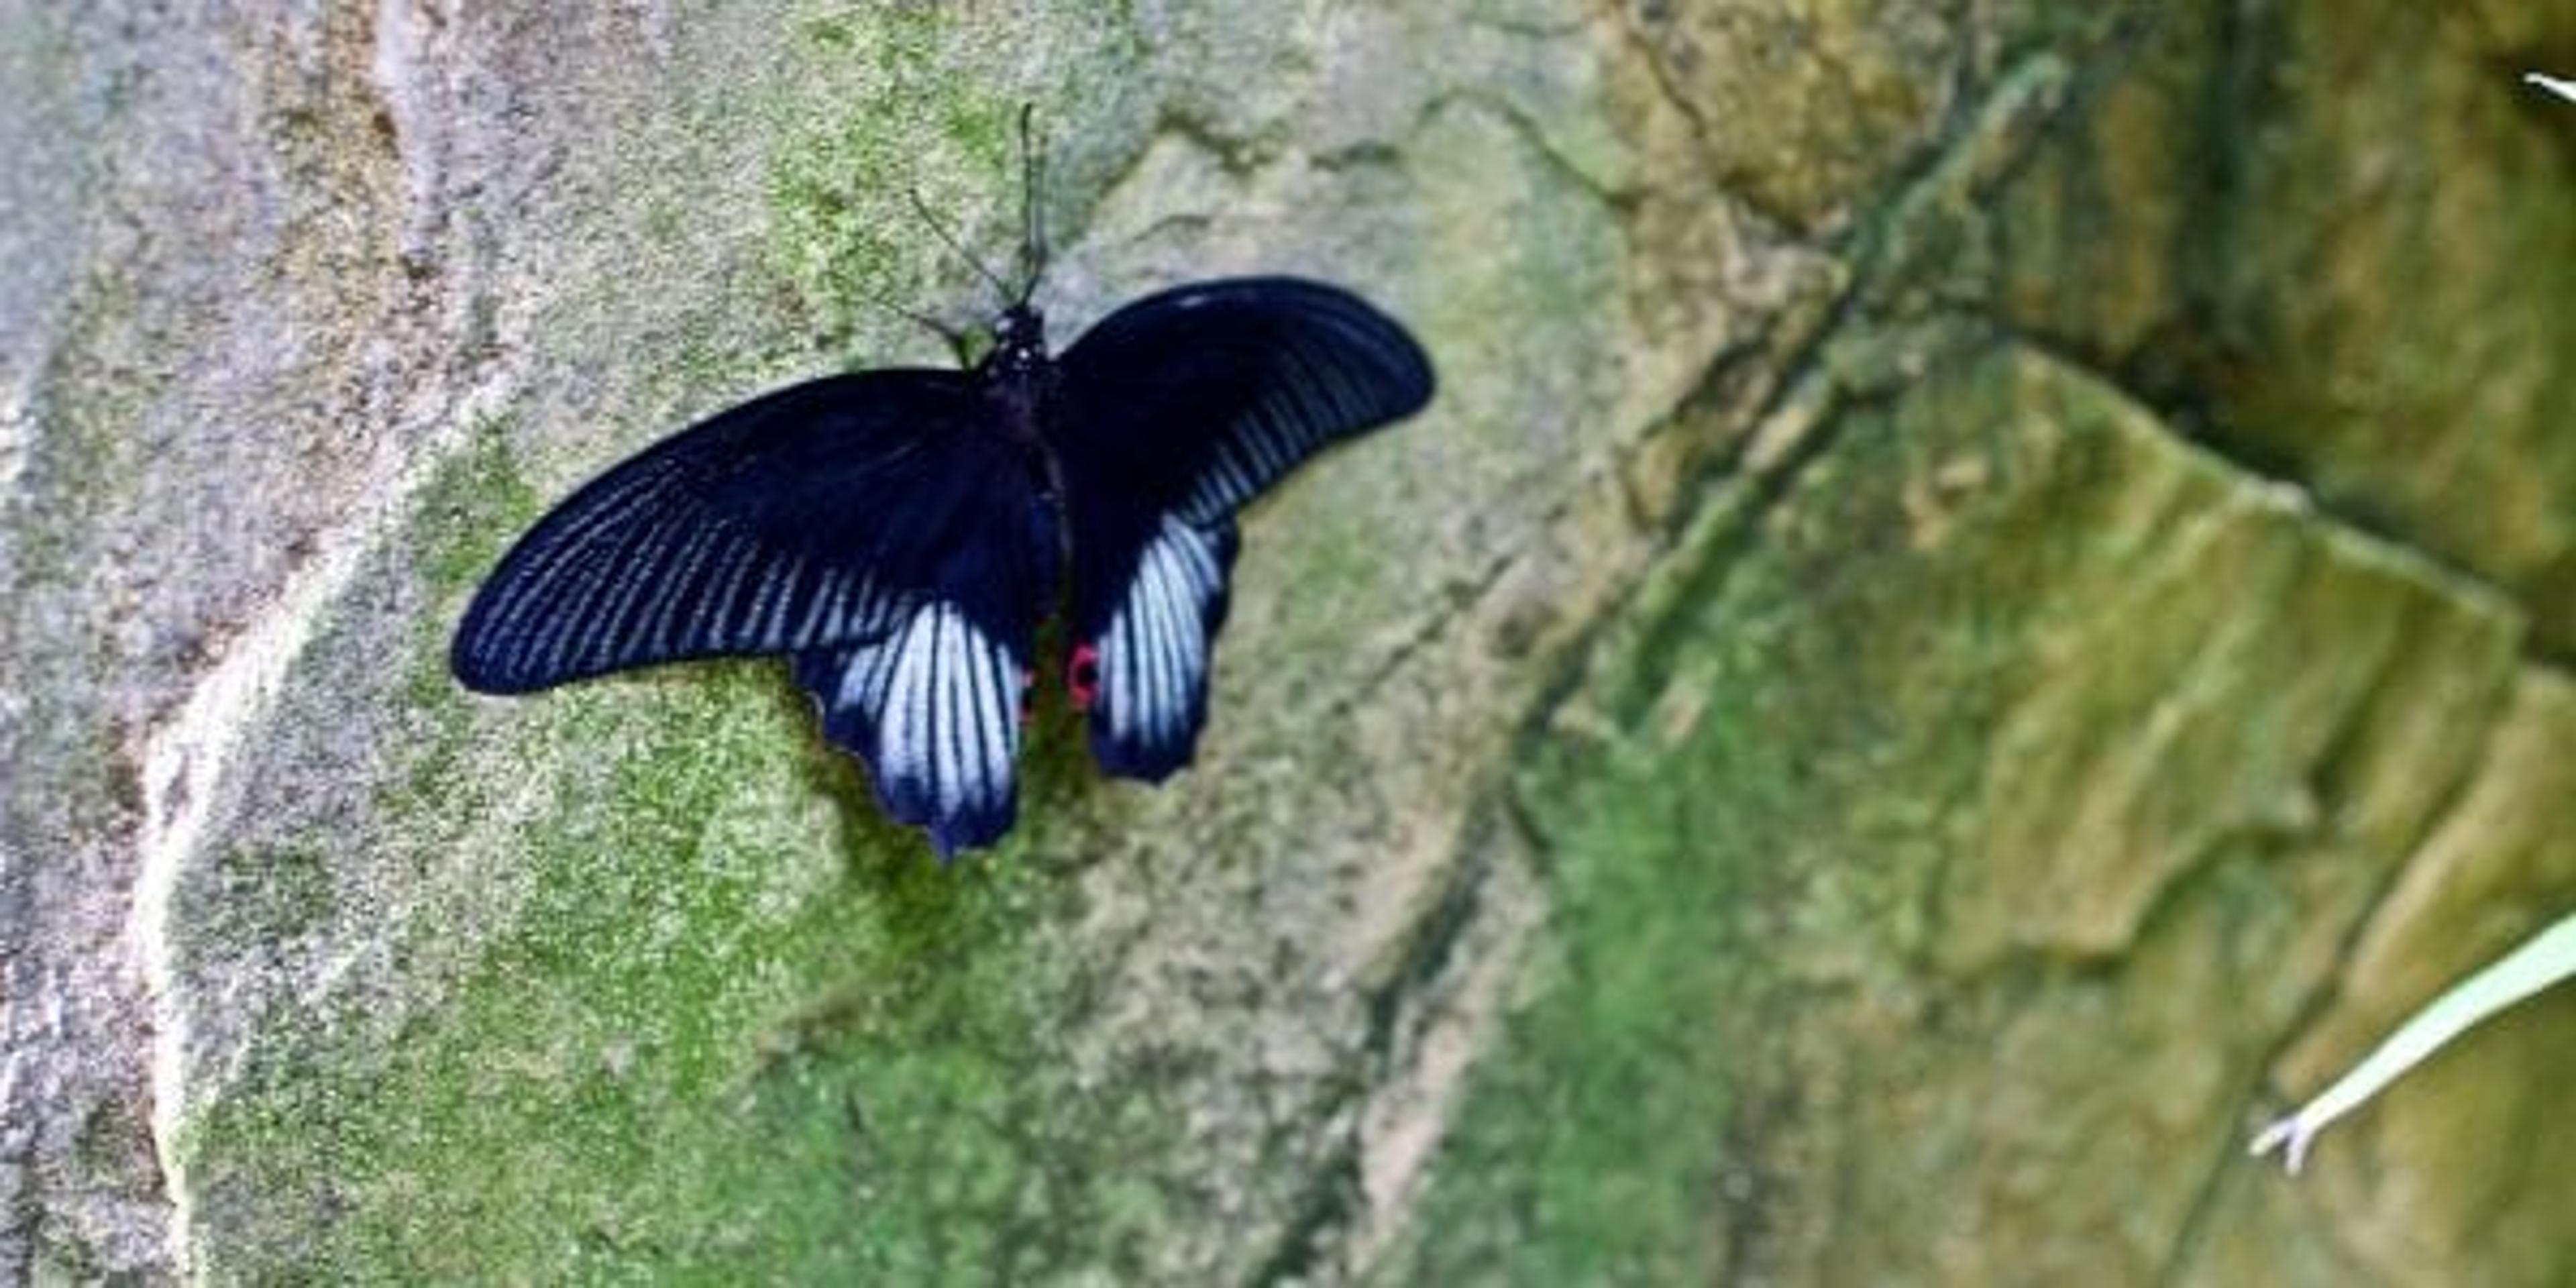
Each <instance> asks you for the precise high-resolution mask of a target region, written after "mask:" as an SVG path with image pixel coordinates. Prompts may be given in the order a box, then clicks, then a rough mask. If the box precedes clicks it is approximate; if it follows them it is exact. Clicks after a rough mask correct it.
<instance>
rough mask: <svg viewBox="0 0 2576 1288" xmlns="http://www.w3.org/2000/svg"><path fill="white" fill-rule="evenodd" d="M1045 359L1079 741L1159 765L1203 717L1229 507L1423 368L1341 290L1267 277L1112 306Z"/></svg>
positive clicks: (1365, 419)
mask: <svg viewBox="0 0 2576 1288" xmlns="http://www.w3.org/2000/svg"><path fill="white" fill-rule="evenodd" d="M1062 366H1063V373H1062V382H1061V393H1060V397H1061V399H1062V403H1061V409H1060V411H1059V412H1058V414H1057V415H1055V416H1054V417H1052V418H1051V419H1050V420H1049V423H1048V432H1049V435H1050V437H1051V439H1052V441H1053V444H1054V447H1055V451H1056V454H1057V457H1058V459H1059V460H1060V461H1061V462H1062V466H1063V471H1064V476H1065V490H1066V494H1067V505H1068V506H1069V508H1070V511H1071V522H1072V531H1073V548H1074V587H1073V628H1074V634H1075V638H1076V639H1077V640H1078V641H1080V642H1081V643H1082V644H1085V645H1087V646H1088V647H1089V648H1090V650H1091V651H1092V653H1093V655H1094V656H1095V657H1096V659H1097V663H1098V675H1099V683H1098V693H1097V696H1096V699H1095V700H1094V702H1093V704H1092V709H1091V716H1090V719H1091V745H1092V752H1093V755H1094V756H1095V757H1096V758H1097V759H1098V760H1099V761H1100V763H1101V765H1102V767H1103V768H1105V769H1107V770H1108V771H1110V772H1112V773H1116V774H1121V775H1124V776H1128V777H1134V778H1143V779H1147V780H1149V781H1151V780H1159V779H1162V778H1164V777H1166V776H1168V775H1169V774H1171V773H1172V772H1173V771H1174V770H1176V769H1178V768H1180V767H1181V766H1182V765H1185V764H1187V763H1188V762H1189V759H1190V756H1191V752H1192V750H1193V748H1194V747H1195V746H1196V744H1197V740H1198V734H1199V731H1200V729H1201V728H1202V727H1203V726H1204V725H1205V723H1206V719H1207V681H1208V665H1209V659H1210V654H1211V652H1212V650H1213V648H1214V645H1215V638H1216V633H1217V631H1218V629H1219V628H1220V627H1221V626H1222V625H1223V624H1224V616H1225V603H1226V600H1225V594H1226V581H1225V579H1226V574H1227V572H1228V570H1229V569H1230V567H1231V566H1232V563H1233V558H1234V550H1235V537H1234V529H1233V524H1232V518H1231V516H1232V515H1233V513H1234V511H1235V510H1236V509H1238V508H1239V507H1241V506H1242V505H1243V503H1244V502H1246V501H1248V500H1250V499H1251V498H1252V497H1254V496H1255V495H1258V494H1259V493H1260V492H1261V491H1262V490H1263V489H1264V488H1267V487H1269V486H1270V485H1271V484H1272V483H1274V482H1276V481H1277V480H1278V479H1279V478H1280V476H1282V475H1284V474H1286V473H1287V472H1288V471H1289V470H1291V469H1293V468H1295V467H1296V466H1297V465H1298V464H1299V463H1300V462H1302V461H1304V460H1306V459H1307V458H1308V457H1310V456H1312V455H1314V454H1315V453H1316V452H1317V451H1320V450H1322V449H1323V448H1325V447H1328V446H1330V445H1332V444H1333V443H1336V442H1339V441H1341V440H1343V439H1346V438H1350V437H1353V436H1355V435H1358V434H1361V433H1365V432H1367V431H1368V430H1371V429H1374V428H1377V427H1378V426H1381V425H1384V424H1387V423H1389V422H1391V421H1394V420H1398V419H1401V418H1402V417H1404V416H1408V415H1411V414H1412V413H1413V412H1415V411H1417V410H1419V409H1420V408H1421V407H1422V406H1423V404H1424V403H1426V402H1427V401H1429V399H1430V397H1431V392H1432V375H1431V365H1430V362H1429V360H1428V359H1426V358H1425V357H1424V356H1423V353H1422V350H1421V348H1420V346H1418V345H1416V344H1415V343H1414V341H1413V339H1412V337H1411V336H1409V335H1407V334H1406V333H1405V331H1404V329H1403V328H1402V327H1401V326H1398V325H1397V324H1396V323H1395V322H1394V321H1392V320H1391V319H1389V318H1387V317H1386V316H1385V315H1384V314H1382V313H1380V312H1378V311H1377V310H1376V309H1375V308H1372V307H1371V306H1370V305H1369V304H1367V303H1366V302H1365V301H1363V300H1361V299H1359V298H1358V297H1357V296H1354V295H1352V294H1350V293H1349V292H1347V291H1342V290H1339V289H1337V288H1334V287H1330V286H1325V285H1322V284H1320V283H1314V282H1306V281H1299V280H1296V279H1292V278H1275V277H1265V278H1242V279H1235V280H1225V281H1213V282H1201V283H1195V284H1192V285H1189V286H1183V287H1179V288H1176V289H1173V290H1170V291H1166V292H1163V293H1162V294H1159V295H1155V296H1151V297H1149V298H1147V299H1144V300H1141V301H1139V302H1137V303H1135V304H1133V305H1130V306H1128V307H1126V308H1123V309H1120V310H1119V311H1117V312H1116V313H1113V314H1111V315H1110V316H1109V317H1108V318H1106V319H1104V320H1103V321H1102V322H1101V323H1100V324H1099V325H1098V326H1096V327H1094V328H1092V330H1091V331H1090V332H1088V333H1086V334H1085V335H1084V336H1083V337H1082V339H1081V340H1079V341H1077V342H1076V343H1075V344H1074V345H1073V347H1072V348H1071V349H1069V350H1067V351H1066V353H1065V355H1064V358H1063V363H1062Z"/></svg>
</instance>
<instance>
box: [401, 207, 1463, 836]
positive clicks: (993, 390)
mask: <svg viewBox="0 0 2576 1288" xmlns="http://www.w3.org/2000/svg"><path fill="white" fill-rule="evenodd" d="M1031 185H1032V188H1034V186H1035V179H1034V177H1033V178H1032V180H1031ZM1032 205H1034V200H1032ZM1031 228H1032V229H1033V230H1034V228H1035V220H1034V216H1031ZM1040 241H1041V239H1040V238H1039V237H1038V236H1036V235H1035V233H1034V231H1033V232H1032V234H1031V236H1030V238H1029V239H1028V242H1027V244H1026V245H1024V248H1023V249H1024V252H1025V253H1027V254H1028V255H1029V256H1030V257H1031V259H1032V261H1034V260H1035V259H1036V258H1037V257H1038V255H1039V252H1038V250H1037V246H1038V244H1039V242H1040ZM979 271H980V269H979ZM986 276H987V277H988V278H989V277H991V274H990V273H989V272H988V273H986ZM1035 276H1036V269H1035V268H1034V267H1032V269H1031V271H1030V284H1031V285H1033V284H1034V280H1035ZM996 280H998V279H996ZM1028 296H1029V287H1028V286H1023V288H1022V289H1021V290H1020V291H1019V292H1018V293H1017V298H1016V299H1015V300H1014V302H1012V303H1011V304H1010V305H1009V306H1008V307H1007V308H1005V309H1004V310H1003V312H1002V314H1001V316H1000V318H999V320H998V323H997V324H996V342H995V345H994V347H993V349H992V351H991V352H990V353H989V354H988V355H987V356H986V357H985V358H984V359H983V360H982V361H981V362H980V363H978V364H976V365H975V366H973V367H972V368H971V369H967V370H960V371H943V370H932V369H918V368H915V369H891V370H880V371H863V372H858V373H855V374H850V375H841V376H830V377H826V378H824V379H820V380H814V381H809V382H807V383H805V384H800V385H794V386H791V387H789V388H786V389H781V390H778V391H777V392H775V393H771V394H768V395H765V396H763V397H760V398H756V399H754V400H752V401H750V402H747V403H744V404H742V405H741V406H738V407H735V408H732V409H731V410H728V411H725V412H722V413H719V414H718V415H716V416H714V417H712V418H710V419H708V420H705V421H703V422H700V423H699V424H697V425H694V426H692V427H690V428H688V429H686V430H683V431H681V432H680V433H678V434H676V435H673V436H672V437H670V438H668V439H665V440H663V441H662V442H660V443H657V444H655V445H654V446H652V447H649V448H647V449H645V450H644V451H643V452H642V453H640V454H639V455H637V456H635V457H634V458H632V459H630V460H627V461H625V462H623V463H621V464H619V465H617V466H616V467H614V468H612V469H610V470H609V471H608V472H607V473H606V474H604V475H601V476H600V477H599V478H597V479H594V480H592V481H591V482H590V483H589V484H588V485H587V486H585V487H583V488H582V489H581V490H580V491H578V492H575V493H574V494H573V495H572V497H571V499H569V500H567V501H565V502H564V503H563V504H561V505H559V506H557V507H555V509H554V510H553V511H552V512H550V513H548V514H547V515H546V516H545V517H544V518H542V519H540V520H538V521H537V525H536V527H535V528H533V529H531V530H530V531H529V532H528V534H527V535H526V536H525V537H522V538H521V539H520V540H519V543H518V545H517V546H515V547H514V548H512V549H511V551H510V552H509V554H508V555H506V556H504V557H503V558H502V560H501V564H500V567H499V568H497V569H496V570H494V572H493V573H492V575H491V577H490V579H489V580H487V581H485V582H484V583H483V586H482V588H481V589H480V590H479V591H477V592H476V593H475V596H474V602H473V603H472V605H471V606H470V607H468V608H467V609H466V610H465V619H464V621H463V622H462V623H461V624H460V625H459V626H458V627H457V631H456V640H455V645H454V648H453V650H452V653H451V655H450V665H451V666H452V668H453V669H454V671H455V673H456V678H457V679H458V680H460V681H461V682H463V683H464V684H465V686H466V687H468V688H471V689H475V690H478V691H481V692H484V693H524V692H528V691H531V690H535V689H543V688H547V687H549V686H552V685H557V684H562V683H565V682H567V681H571V680H579V679H584V678H587V677H590V676H595V675H599V674H602V673H604V672H609V671H618V670H624V669H626V668H629V667H637V666H646V665H650V664H653V663H659V662H669V661H676V660H680V659H684V658H701V657H715V656H725V655H741V654H772V653H783V654H786V655H788V656H789V657H790V658H792V659H793V666H794V671H795V675H796V681H797V683H798V684H800V685H802V686H804V688H805V689H806V690H808V691H809V692H811V693H812V694H813V695H814V697H815V698H816V699H817V700H818V701H819V702H820V703H821V706H822V712H823V727H824V732H825V734H826V736H827V737H829V738H830V739H831V741H833V742H834V743H837V744H839V745H840V746H842V747H845V748H848V749H849V750H851V751H853V752H856V753H857V754H858V755H859V756H860V758H861V759H863V760H865V761H866V762H867V764H868V767H869V769H870V771H871V773H872V775H873V777H874V780H875V784H876V791H877V796H878V799H879V800H881V801H882V802H883V803H884V805H885V808H886V812H887V813H889V814H891V815H892V816H893V817H895V818H896V819H898V820H901V821H902V822H905V823H909V824H914V825H917V826H920V827H923V828H926V829H928V831H929V833H930V838H931V842H932V844H933V845H935V846H936V847H937V848H938V851H939V854H940V857H941V858H942V859H946V858H948V857H949V856H951V855H952V854H954V853H955V852H956V851H957V850H959V849H963V848H973V847H980V846H985V845H990V844H991V843H993V842H994V841H995V840H997V839H999V838H1000V837H1001V835H1002V834H1003V833H1004V832H1006V831H1008V830H1009V829H1010V826H1011V822H1012V820H1013V817H1014V813H1015V809H1016V805H1015V790H1014V784H1013V762H1014V760H1015V758H1016V757H1017V754H1018V752H1019V746H1020V736H1021V721H1022V710H1023V708H1022V702H1023V698H1022V693H1023V689H1024V687H1025V685H1026V684H1027V683H1028V681H1029V677H1030V676H1031V675H1032V671H1031V654H1032V653H1033V651H1034V650H1035V647H1036V643H1037V634H1038V627H1039V625H1040V623H1041V622H1042V620H1043V619H1044V618H1045V617H1046V616H1047V614H1048V612H1049V611H1050V609H1051V608H1052V606H1054V605H1055V604H1056V603H1057V602H1058V600H1057V596H1058V594H1059V590H1058V579H1059V577H1061V576H1062V575H1064V574H1065V573H1067V572H1070V575H1071V578H1072V582H1071V587H1070V595H1069V599H1068V602H1069V605H1070V617H1069V619H1068V625H1069V627H1070V632H1069V634H1070V637H1071V639H1072V641H1073V647H1072V649H1071V654H1070V657H1069V658H1068V660H1067V668H1066V682H1067V685H1068V687H1069V689H1070V690H1071V693H1072V696H1073V698H1074V703H1075V706H1076V707H1077V708H1081V709H1087V712H1088V716H1089V721H1090V731H1091V748H1092V754H1093V755H1094V756H1095V757H1096V758H1097V759H1098V760H1099V762H1100V764H1101V767H1102V768H1103V769H1105V770H1107V771H1108V772H1110V773H1112V774H1117V775H1121V776H1124V777H1129V778H1139V779H1143V780H1145V781H1148V782H1159V781H1161V780H1162V779H1164V778H1166V777H1169V776H1170V775H1171V774H1172V772H1173V771H1175V770H1177V769H1179V768H1181V767H1182V766H1183V765H1186V764H1188V763H1189V761H1190V756H1191V752H1192V748H1193V747H1194V746H1195V745H1196V743H1197V741H1198V735H1199V730H1200V728H1201V727H1202V726H1203V725H1204V724H1205V723H1206V721H1207V681H1208V662H1209V654H1210V650H1211V649H1212V648H1213V646H1214V644H1215V639H1216V633H1217V630H1218V628H1219V627H1220V626H1221V625H1222V624H1223V622H1224V619H1225V608H1226V574H1227V571H1228V570H1229V569H1230V568H1231V567H1232V565H1233V562H1234V554H1235V546H1236V538H1235V530H1234V518H1233V516H1234V513H1235V511H1236V510H1237V509H1238V508H1240V507H1241V506H1242V505H1243V504H1244V503H1245V502H1246V501H1248V500H1250V499H1251V498H1252V497H1254V496H1256V495H1258V494H1259V493H1260V492H1261V491H1262V490H1263V489H1264V488H1267V487H1269V486H1270V485H1271V484H1272V483H1274V482H1276V481H1277V480H1278V479H1279V478H1280V476H1281V475H1284V474H1286V473H1287V472H1288V471H1289V470H1290V469H1293V468H1295V467H1296V465H1297V464H1298V463H1299V462H1301V461H1303V460H1305V459H1306V458H1307V457H1308V456H1310V455H1312V454H1314V453H1315V452H1316V451H1318V450H1320V449H1322V448H1324V447H1326V446H1328V445H1330V444H1332V443H1334V442H1336V441H1339V440H1341V439H1344V438H1349V437H1353V436H1355V435H1358V434H1360V433H1363V432H1365V431H1367V430H1370V429H1373V428H1376V427H1378V426H1381V425H1385V424H1387V423H1389V422H1391V421H1394V420H1398V419H1400V418H1402V417H1405V416H1408V415H1411V414H1412V413H1414V412H1415V411H1418V410H1420V409H1421V408H1422V406H1423V405H1424V404H1425V403H1427V402H1428V401H1430V398H1431V393H1432V374H1431V366H1430V363H1429V361H1428V360H1427V359H1425V357H1424V356H1423V353H1422V349H1421V347H1420V346H1419V345H1417V344H1416V343H1415V342H1414V340H1413V338H1412V337H1411V336H1410V335H1407V334H1406V333H1405V330H1404V328H1403V327H1401V326H1400V325H1398V324H1397V323H1395V322H1394V321H1392V320H1391V319H1389V318H1388V317H1387V316H1386V315H1385V314H1383V313H1380V312H1379V311H1377V310H1376V309H1375V308H1372V307H1370V306H1369V305H1368V304H1367V303H1366V302H1365V301H1363V300H1361V299H1360V298H1359V297H1357V296H1355V295H1352V294H1351V293H1349V292H1347V291H1344V290H1340V289H1338V288H1335V287H1331V286H1326V285H1322V284H1319V283H1316V282H1310V281H1303V280H1299V279H1296V278H1288V277H1248V278H1235V279H1226V280H1217V281H1207V282H1196V283H1191V284H1188V285H1184V286H1180V287H1176V288H1174V289H1171V290H1168V291H1164V292H1162V293H1161V294H1158V295H1153V296H1150V297H1148V298H1146V299H1144V300H1141V301H1138V302H1137V303H1134V304H1130V305H1128V306H1127V307H1125V308H1122V309H1119V310H1118V311H1117V312H1115V313H1112V314H1110V315H1109V316H1108V317H1107V318H1105V319H1103V320H1102V321H1101V322H1100V323H1099V324H1098V325H1097V326H1094V327H1093V328H1092V329H1091V330H1090V331H1088V332H1086V333H1084V335H1083V336H1082V338H1081V339H1079V340H1077V341H1075V342H1074V344H1073V347H1072V348H1070V349H1067V350H1066V351H1065V352H1064V354H1063V355H1062V356H1061V357H1055V358H1050V357H1049V356H1048V354H1047V351H1046V344H1045V335H1044V323H1043V319H1041V317H1040V316H1039V314H1038V312H1037V310H1035V309H1033V308H1031V307H1030V306H1029V303H1028ZM1068 564H1069V567H1068Z"/></svg>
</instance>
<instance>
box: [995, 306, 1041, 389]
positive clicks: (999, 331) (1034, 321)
mask: <svg viewBox="0 0 2576 1288" xmlns="http://www.w3.org/2000/svg"><path fill="white" fill-rule="evenodd" d="M1046 360H1047V351H1046V315H1044V314H1042V313H1040V312H1038V311H1037V310H1036V309H1035V308H1033V307H1031V306H1030V305H1029V304H1027V303H1026V302H1022V303H1019V304H1014V305H1012V306H1011V307H1009V308H1007V309H1004V310H1002V316H1001V317H1000V318H998V319H996V320H995V321H994V323H993V351H992V352H991V353H989V354H986V355H985V356H984V369H985V370H987V371H990V372H993V373H995V374H1012V373H1017V372H1026V371H1035V370H1037V369H1039V368H1040V367H1043V366H1045V365H1046Z"/></svg>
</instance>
